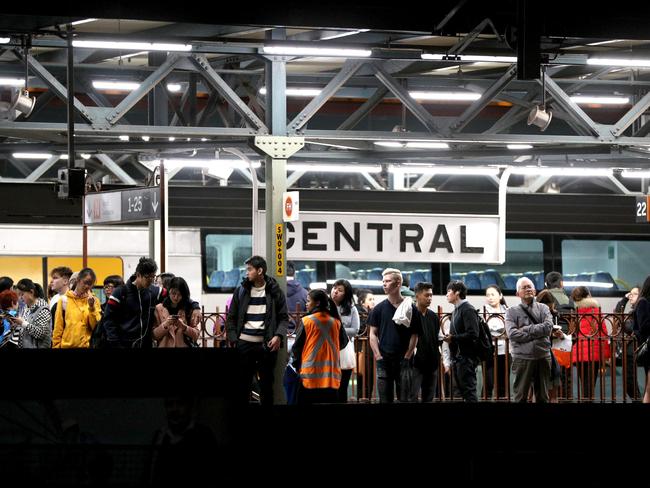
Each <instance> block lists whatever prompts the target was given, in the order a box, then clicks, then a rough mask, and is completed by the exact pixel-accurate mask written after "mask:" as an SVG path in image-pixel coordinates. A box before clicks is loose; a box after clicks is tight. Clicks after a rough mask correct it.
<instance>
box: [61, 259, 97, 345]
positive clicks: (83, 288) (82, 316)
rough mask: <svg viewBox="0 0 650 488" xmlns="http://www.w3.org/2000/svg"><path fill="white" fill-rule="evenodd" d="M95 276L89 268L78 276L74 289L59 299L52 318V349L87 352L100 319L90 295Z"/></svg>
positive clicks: (94, 300) (92, 296)
mask: <svg viewBox="0 0 650 488" xmlns="http://www.w3.org/2000/svg"><path fill="white" fill-rule="evenodd" d="M96 281H97V276H96V275H95V272H94V271H93V270H92V269H91V268H83V269H82V270H81V271H79V273H78V275H77V281H76V282H75V285H74V288H73V289H72V290H68V291H67V292H66V293H65V295H63V296H62V297H61V299H60V300H59V303H58V304H57V307H56V312H55V316H54V332H53V333H52V348H54V349H66V348H87V347H89V346H90V336H91V335H92V333H93V330H95V327H97V323H98V322H99V321H100V319H101V317H102V312H101V308H100V306H99V302H98V300H97V298H96V297H95V295H93V293H92V289H93V286H94V285H95V282H96Z"/></svg>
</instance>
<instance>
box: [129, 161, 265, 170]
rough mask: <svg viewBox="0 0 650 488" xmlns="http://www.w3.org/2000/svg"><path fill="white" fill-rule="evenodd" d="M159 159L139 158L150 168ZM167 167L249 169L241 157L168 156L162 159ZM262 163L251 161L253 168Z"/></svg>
mask: <svg viewBox="0 0 650 488" xmlns="http://www.w3.org/2000/svg"><path fill="white" fill-rule="evenodd" d="M160 161H161V160H160V159H148V160H140V163H142V164H144V165H145V166H146V167H147V168H149V169H152V168H154V167H156V166H159V165H160ZM162 161H163V163H164V164H165V168H167V169H183V168H210V167H213V166H222V167H228V168H231V169H249V166H248V163H247V162H245V161H242V160H241V159H207V158H170V159H165V158H163V159H162ZM261 166H262V163H260V162H259V161H253V168H260V167H261Z"/></svg>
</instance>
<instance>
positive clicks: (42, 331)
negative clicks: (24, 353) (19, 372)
mask: <svg viewBox="0 0 650 488" xmlns="http://www.w3.org/2000/svg"><path fill="white" fill-rule="evenodd" d="M16 290H17V292H18V298H20V299H22V300H23V302H24V303H25V308H24V309H23V314H22V316H20V317H16V318H15V319H14V322H15V324H16V325H17V326H18V330H19V331H20V342H19V347H21V348H23V349H49V348H50V347H52V315H51V313H50V307H49V306H48V304H47V302H46V301H45V300H44V295H45V294H44V292H43V288H41V285H39V284H38V283H34V282H33V281H32V280H30V279H29V278H23V279H22V280H20V281H19V282H18V283H17V284H16Z"/></svg>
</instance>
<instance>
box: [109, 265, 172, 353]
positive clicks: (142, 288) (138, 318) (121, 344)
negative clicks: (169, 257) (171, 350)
mask: <svg viewBox="0 0 650 488" xmlns="http://www.w3.org/2000/svg"><path fill="white" fill-rule="evenodd" d="M157 270H158V265H157V264H156V262H155V261H154V260H153V259H150V258H145V257H142V258H140V262H139V263H138V265H137V267H136V268H135V275H133V276H131V278H129V280H128V281H127V283H126V284H125V285H123V286H118V287H117V288H115V289H114V290H113V292H112V293H111V295H110V296H109V298H108V302H107V304H106V307H105V314H106V315H105V316H104V321H103V327H104V330H105V332H106V339H107V345H108V347H111V348H151V347H153V342H152V339H151V330H152V324H153V321H154V316H155V313H154V308H155V306H156V305H157V304H158V303H160V302H161V301H162V300H163V299H164V298H165V296H166V295H167V292H166V291H165V289H164V288H159V287H157V286H153V281H154V279H156V271H157Z"/></svg>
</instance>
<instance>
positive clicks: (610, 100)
mask: <svg viewBox="0 0 650 488" xmlns="http://www.w3.org/2000/svg"><path fill="white" fill-rule="evenodd" d="M571 100H573V101H574V102H575V103H583V104H584V103H597V104H599V105H625V104H626V103H629V102H630V99H629V97H595V96H594V97H588V96H575V97H571Z"/></svg>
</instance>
